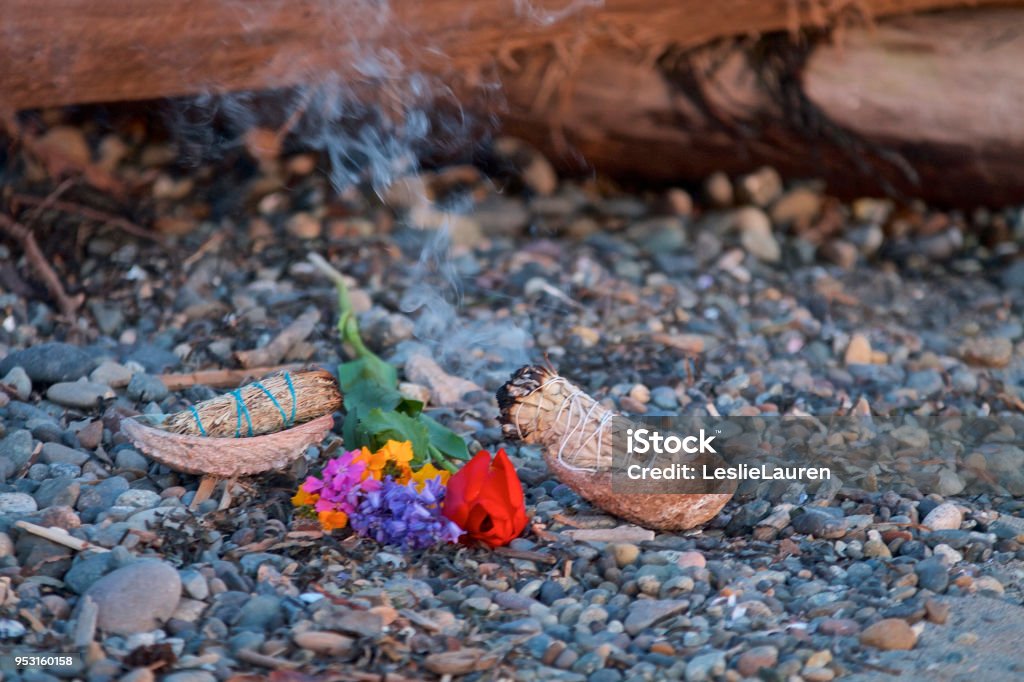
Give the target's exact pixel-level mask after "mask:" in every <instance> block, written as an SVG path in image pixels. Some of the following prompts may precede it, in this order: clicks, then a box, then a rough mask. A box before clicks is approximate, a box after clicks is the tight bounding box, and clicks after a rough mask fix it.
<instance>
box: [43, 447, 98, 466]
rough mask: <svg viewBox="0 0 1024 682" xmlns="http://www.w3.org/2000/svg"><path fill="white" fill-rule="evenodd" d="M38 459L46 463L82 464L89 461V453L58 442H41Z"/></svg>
mask: <svg viewBox="0 0 1024 682" xmlns="http://www.w3.org/2000/svg"><path fill="white" fill-rule="evenodd" d="M39 459H41V460H42V461H44V462H46V463H47V464H75V465H77V466H82V465H83V464H85V463H86V462H87V461H89V453H88V452H82V451H81V450H75V449H74V448H69V447H68V446H66V445H61V444H60V443H43V448H42V450H40V451H39Z"/></svg>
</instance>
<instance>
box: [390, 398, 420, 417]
mask: <svg viewBox="0 0 1024 682" xmlns="http://www.w3.org/2000/svg"><path fill="white" fill-rule="evenodd" d="M394 409H395V412H401V413H402V414H404V415H405V416H407V417H414V418H415V417H418V416H420V413H421V412H423V401H422V400H415V399H414V398H406V397H404V396H403V397H402V399H401V401H399V403H398V405H396V406H395V408H394Z"/></svg>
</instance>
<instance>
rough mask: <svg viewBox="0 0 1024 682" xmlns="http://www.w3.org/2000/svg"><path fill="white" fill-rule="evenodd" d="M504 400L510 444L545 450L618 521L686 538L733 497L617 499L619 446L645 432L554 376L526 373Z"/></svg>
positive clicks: (559, 472)
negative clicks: (635, 431) (618, 441)
mask: <svg viewBox="0 0 1024 682" xmlns="http://www.w3.org/2000/svg"><path fill="white" fill-rule="evenodd" d="M497 397H498V406H499V407H500V408H501V421H502V424H503V426H502V429H503V431H504V434H505V436H506V437H509V438H512V439H517V440H521V441H523V442H526V443H531V444H536V445H540V446H541V447H542V448H543V452H544V460H545V462H547V465H548V467H549V468H550V469H551V471H552V472H553V473H554V474H555V476H556V477H557V478H558V480H560V481H561V482H562V483H565V484H566V485H568V486H569V487H570V488H572V489H573V490H575V491H576V492H577V493H578V494H579V495H580V496H582V497H584V498H585V499H587V500H590V501H591V502H592V503H593V504H595V505H597V506H598V507H600V508H601V509H603V510H605V511H607V512H609V513H611V514H614V515H616V516H619V517H622V518H624V519H626V520H628V521H632V522H634V523H637V524H639V525H641V526H644V527H646V528H656V529H662V530H683V529H686V528H693V527H694V526H698V525H700V524H702V523H705V522H707V521H708V520H710V519H711V518H713V517H714V516H715V514H717V513H718V512H719V511H721V509H722V507H724V506H725V503H726V502H728V501H729V499H730V498H731V497H732V493H731V492H706V493H705V492H697V493H623V492H615V491H613V489H612V471H613V456H612V455H613V441H614V440H615V438H616V436H617V435H618V436H620V437H621V435H622V434H623V433H625V432H626V431H627V430H628V429H631V428H634V427H636V426H637V425H635V424H634V423H633V422H630V421H629V420H628V419H626V418H624V417H622V416H621V415H618V414H615V413H614V412H612V411H610V410H608V409H607V408H605V407H604V406H602V405H601V404H600V403H598V402H597V401H596V400H594V398H592V397H591V396H589V395H587V394H586V393H585V392H584V391H583V390H582V389H580V388H578V387H577V386H575V385H573V384H572V383H570V382H569V381H567V380H566V379H565V378H563V377H561V376H559V375H558V374H557V373H556V372H555V371H554V370H551V369H547V368H545V367H538V366H527V367H523V368H521V369H519V370H518V371H516V372H515V373H514V374H513V375H512V378H511V379H510V380H509V381H508V382H507V383H506V384H505V385H504V386H503V387H502V388H501V389H499V391H498V396H497Z"/></svg>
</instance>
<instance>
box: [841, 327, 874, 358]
mask: <svg viewBox="0 0 1024 682" xmlns="http://www.w3.org/2000/svg"><path fill="white" fill-rule="evenodd" d="M843 362H845V363H846V364H847V365H867V364H870V363H871V342H870V341H868V337H867V336H865V335H864V334H859V333H858V334H854V335H853V336H852V337H851V338H850V343H849V345H847V346H846V353H845V354H844V355H843Z"/></svg>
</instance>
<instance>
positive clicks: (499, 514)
mask: <svg viewBox="0 0 1024 682" xmlns="http://www.w3.org/2000/svg"><path fill="white" fill-rule="evenodd" d="M442 511H443V513H444V515H445V516H447V517H448V518H449V519H451V520H452V521H454V522H455V525H457V526H458V527H459V528H461V529H463V530H464V531H466V535H465V536H464V537H463V539H467V538H473V539H475V540H479V541H481V542H483V543H484V544H486V545H488V546H490V547H500V546H502V545H507V544H508V543H510V542H512V540H513V539H515V538H516V537H517V536H518V535H519V534H520V533H522V532H523V529H524V528H526V523H527V518H526V502H525V500H524V499H523V486H522V484H521V483H520V482H519V476H518V475H517V474H516V470H515V467H513V466H512V462H511V461H509V458H508V455H506V454H505V451H504V450H498V454H497V455H495V456H494V461H493V462H492V461H491V453H489V452H487V451H486V450H481V451H480V452H478V453H477V454H476V456H475V457H473V459H471V460H469V462H467V463H466V464H465V465H464V466H463V467H462V468H461V469H459V470H458V472H456V473H455V474H454V475H453V476H452V477H451V480H450V481H448V488H447V491H446V492H445V497H444V509H443V510H442Z"/></svg>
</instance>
